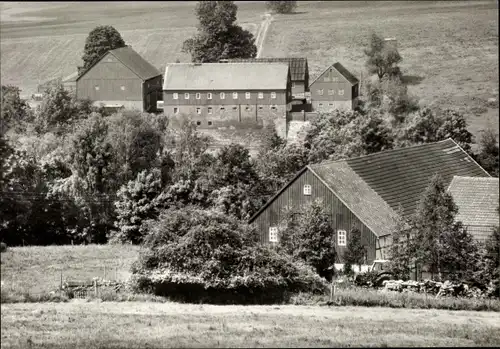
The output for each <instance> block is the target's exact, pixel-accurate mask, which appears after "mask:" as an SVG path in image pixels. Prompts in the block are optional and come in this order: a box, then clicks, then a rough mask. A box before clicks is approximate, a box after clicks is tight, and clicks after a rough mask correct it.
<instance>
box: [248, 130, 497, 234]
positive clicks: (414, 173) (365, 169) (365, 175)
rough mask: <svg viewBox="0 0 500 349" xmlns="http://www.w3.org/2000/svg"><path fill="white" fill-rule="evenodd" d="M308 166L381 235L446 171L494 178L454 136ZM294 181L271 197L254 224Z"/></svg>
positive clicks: (447, 174) (450, 176) (446, 176)
mask: <svg viewBox="0 0 500 349" xmlns="http://www.w3.org/2000/svg"><path fill="white" fill-rule="evenodd" d="M306 168H308V169H310V170H311V172H313V173H314V174H315V175H316V176H317V177H318V178H319V179H320V180H321V181H323V183H324V184H325V185H326V186H327V187H328V188H329V189H330V190H331V191H332V192H333V193H334V194H335V195H336V196H337V197H338V198H339V199H340V200H341V201H342V202H344V204H345V205H346V206H347V207H348V208H349V209H350V210H351V212H352V213H353V214H355V215H356V216H357V217H358V218H359V219H360V220H361V221H362V222H363V223H364V224H365V225H366V226H367V227H368V228H369V229H370V230H371V231H372V232H373V233H374V234H376V235H377V236H384V235H387V234H390V232H391V228H392V227H393V224H394V223H395V218H396V217H397V212H399V209H400V208H402V209H403V215H404V216H408V215H411V214H413V213H414V212H415V209H416V207H417V205H418V202H419V200H420V197H421V195H422V193H423V192H424V190H425V188H426V187H427V186H428V184H429V182H430V178H431V177H432V176H433V175H434V174H436V173H438V174H440V175H441V176H442V178H443V180H444V181H445V184H446V185H449V184H450V182H451V181H452V179H453V177H454V176H469V177H487V178H488V177H490V175H489V174H488V173H487V172H486V171H485V170H484V169H483V168H482V167H481V166H479V165H478V164H477V163H476V162H475V161H474V160H473V159H472V158H471V157H470V156H469V155H468V154H467V153H466V152H465V151H464V150H463V149H462V148H461V147H460V146H459V145H458V144H457V143H455V141H453V140H452V139H451V138H449V139H446V140H444V141H440V142H436V143H428V144H422V145H417V146H412V147H407V148H400V149H394V150H387V151H383V152H378V153H374V154H370V155H366V156H361V157H357V158H352V159H346V160H337V161H324V162H322V163H319V164H313V165H309V166H307V167H306ZM294 180H295V179H293V180H292V181H291V182H293V181H294ZM291 182H290V183H291ZM290 183H288V184H287V185H286V186H285V187H283V188H282V189H281V190H280V192H278V193H277V194H276V195H275V196H274V197H273V198H272V199H270V200H269V201H268V202H267V203H266V204H265V205H264V206H263V207H262V208H261V209H260V210H259V211H258V212H257V213H256V214H255V215H254V216H253V217H252V218H251V219H250V222H252V221H253V220H254V219H255V218H256V217H257V216H258V215H259V214H260V213H261V212H262V211H263V210H264V209H265V208H266V207H267V206H269V205H270V204H271V202H272V201H273V200H274V199H275V198H276V197H277V196H278V195H279V194H280V193H281V192H282V191H284V190H285V189H286V188H287V187H288V186H289V185H290Z"/></svg>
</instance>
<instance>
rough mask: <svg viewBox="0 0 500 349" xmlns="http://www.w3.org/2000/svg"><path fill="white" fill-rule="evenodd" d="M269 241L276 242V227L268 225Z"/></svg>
mask: <svg viewBox="0 0 500 349" xmlns="http://www.w3.org/2000/svg"><path fill="white" fill-rule="evenodd" d="M269 242H278V227H269Z"/></svg>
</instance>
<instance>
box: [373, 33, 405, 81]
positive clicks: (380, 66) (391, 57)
mask: <svg viewBox="0 0 500 349" xmlns="http://www.w3.org/2000/svg"><path fill="white" fill-rule="evenodd" d="M365 55H366V56H367V61H366V66H367V68H368V71H369V72H370V74H377V76H378V78H379V79H382V78H383V77H384V76H387V75H389V76H398V75H400V70H399V68H398V66H397V64H398V63H399V62H401V60H402V58H401V56H400V55H399V52H398V50H397V48H395V47H393V46H391V45H387V44H386V42H385V41H384V40H383V39H382V38H381V37H379V36H378V35H377V34H375V33H373V34H372V36H371V39H370V46H369V48H368V49H366V50H365Z"/></svg>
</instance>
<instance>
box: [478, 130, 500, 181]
mask: <svg viewBox="0 0 500 349" xmlns="http://www.w3.org/2000/svg"><path fill="white" fill-rule="evenodd" d="M498 158H499V150H498V141H497V135H496V133H495V131H494V130H493V129H491V128H487V129H486V130H484V131H483V135H482V137H481V140H480V142H479V154H478V155H477V160H478V162H479V164H481V166H482V167H483V168H484V169H485V170H486V171H488V173H489V174H491V175H492V176H495V177H498Z"/></svg>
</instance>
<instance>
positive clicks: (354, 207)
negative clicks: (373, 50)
mask: <svg viewBox="0 0 500 349" xmlns="http://www.w3.org/2000/svg"><path fill="white" fill-rule="evenodd" d="M309 168H310V169H311V171H312V172H313V173H315V174H316V176H318V177H319V178H320V179H321V180H323V182H324V183H325V184H326V185H327V186H328V187H329V188H330V190H332V191H333V193H334V194H335V195H336V196H337V197H338V198H339V199H340V200H342V201H343V202H344V204H345V205H346V206H347V207H348V208H349V209H350V210H351V212H352V213H354V214H355V215H356V216H357V217H358V218H359V219H360V220H361V222H363V223H364V224H365V225H366V226H367V227H368V228H369V229H370V230H371V231H372V232H373V233H374V234H376V235H377V236H384V235H389V234H391V233H392V232H393V228H394V226H395V223H396V220H397V217H398V215H397V213H396V212H395V211H394V210H393V209H392V208H391V207H390V206H389V205H388V204H387V203H386V202H385V201H384V200H383V199H382V198H381V197H380V196H379V195H378V194H377V193H376V192H375V191H374V190H373V189H372V188H370V187H369V186H368V185H367V184H366V182H365V181H363V179H362V178H361V177H360V176H358V175H357V174H356V172H355V171H354V170H353V169H352V168H351V167H350V166H349V165H348V164H347V162H346V161H333V162H323V163H321V164H315V165H309Z"/></svg>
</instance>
